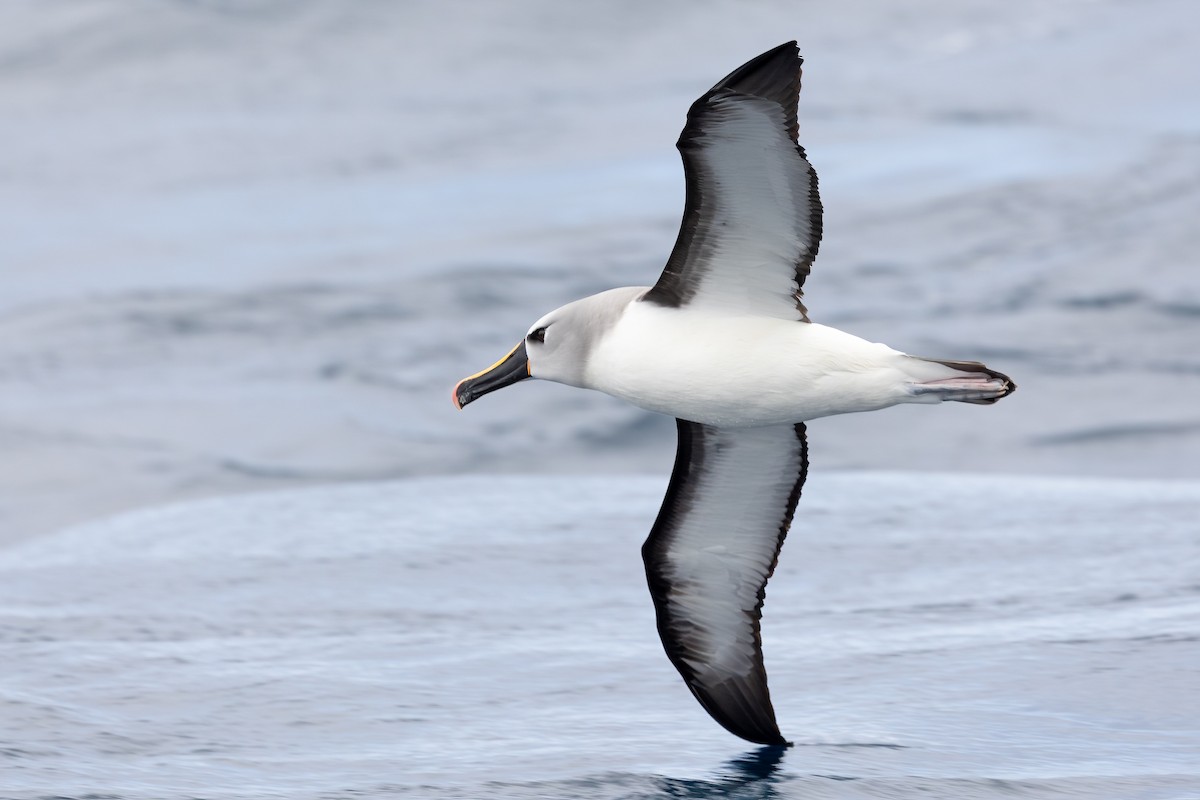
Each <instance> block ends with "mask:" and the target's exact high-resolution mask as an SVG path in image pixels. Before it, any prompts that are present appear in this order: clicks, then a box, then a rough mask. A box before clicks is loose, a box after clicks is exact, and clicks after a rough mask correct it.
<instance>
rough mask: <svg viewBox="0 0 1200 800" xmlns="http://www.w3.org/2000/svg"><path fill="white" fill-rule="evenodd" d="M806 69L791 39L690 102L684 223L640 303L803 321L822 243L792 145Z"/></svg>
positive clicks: (682, 144) (810, 175) (811, 188)
mask: <svg viewBox="0 0 1200 800" xmlns="http://www.w3.org/2000/svg"><path fill="white" fill-rule="evenodd" d="M802 63H803V59H802V58H801V57H800V50H799V48H798V47H797V45H796V42H794V41H792V42H788V43H786V44H782V45H780V46H779V47H776V48H775V49H773V50H770V51H768V52H766V53H763V54H762V55H760V56H758V57H757V58H754V59H752V60H750V61H749V62H747V63H746V64H744V65H742V66H741V67H739V68H738V69H736V70H734V71H733V72H732V73H730V74H729V75H728V76H726V77H725V78H724V79H723V80H721V81H720V82H719V83H717V85H716V86H714V87H713V88H712V89H710V90H709V91H708V92H706V93H705V94H704V95H703V96H702V97H700V99H698V100H697V101H696V102H695V103H693V104H692V107H691V109H690V110H689V111H688V119H687V124H686V125H685V126H684V129H683V132H682V134H681V135H680V138H679V142H678V144H677V147H678V148H679V151H680V154H681V155H682V156H683V166H684V176H685V180H686V184H687V197H686V202H685V205H684V212H683V221H682V223H681V224H680V228H679V236H678V238H677V239H676V241H675V247H674V249H673V250H672V252H671V256H670V258H669V259H668V260H667V264H666V267H665V268H664V269H663V272H662V275H661V276H660V277H659V279H658V282H657V283H656V284H655V285H654V286H653V287H652V288H651V289H650V291H649V292H647V293H646V295H645V296H644V297H643V300H645V301H648V302H652V303H656V304H658V305H662V306H669V307H680V306H684V305H687V304H689V303H693V302H696V301H697V300H698V299H700V300H705V301H708V302H711V303H715V304H718V305H725V306H730V305H731V306H733V307H735V308H738V309H740V310H746V311H750V312H752V313H758V314H762V313H766V314H768V315H771V316H779V317H784V318H794V319H799V320H804V321H807V320H808V315H807V311H806V309H805V308H804V305H803V303H802V302H801V299H800V298H801V295H802V288H803V286H804V280H805V278H807V277H808V274H809V272H810V270H811V267H812V262H813V260H814V259H815V258H816V256H817V250H818V247H819V246H820V242H821V230H822V207H821V199H820V195H819V192H818V187H817V174H816V171H815V170H813V168H812V165H811V164H809V162H808V158H807V156H806V155H805V153H804V149H803V148H802V147H800V145H799V143H798V123H797V117H796V104H797V96H798V94H799V92H800V75H801V64H802ZM722 273H724V274H722ZM705 295H708V296H707V297H705Z"/></svg>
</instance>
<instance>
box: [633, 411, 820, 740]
mask: <svg viewBox="0 0 1200 800" xmlns="http://www.w3.org/2000/svg"><path fill="white" fill-rule="evenodd" d="M677 423H678V427H679V449H678V451H677V452H676V455H675V469H674V471H673V472H672V473H671V484H670V486H669V487H668V488H667V496H666V497H665V498H664V499H663V504H662V509H661V510H660V511H659V512H658V519H657V520H655V522H654V528H653V529H652V530H651V531H650V538H648V539H647V540H646V544H645V545H644V546H643V547H642V558H643V559H644V560H645V562H646V579H647V581H648V582H649V584H650V594H651V596H652V597H653V598H654V609H655V612H656V613H657V617H658V633H659V635H660V636H661V637H662V641H663V647H664V648H666V651H667V656H668V657H669V658H670V659H671V663H673V664H674V665H675V667H676V668H677V669H678V670H679V672H680V674H681V675H683V679H684V681H686V682H687V685H688V688H689V689H691V690H692V694H694V695H695V696H696V699H697V700H699V701H700V705H702V706H704V709H705V710H706V711H708V713H709V714H711V715H712V717H713V719H715V720H716V721H717V722H719V723H721V725H723V726H724V727H725V728H726V729H727V730H728V731H730V732H731V733H734V734H736V735H738V736H741V737H742V738H743V739H748V740H750V741H752V742H758V743H760V744H787V741H786V740H785V739H784V738H783V737H782V736H781V735H780V733H779V726H778V725H777V724H776V722H775V710H774V709H773V708H772V707H771V696H770V694H769V693H768V692H767V673H766V670H765V668H764V667H763V658H762V636H761V633H760V628H759V620H760V619H761V618H762V606H763V598H764V597H765V590H766V585H767V579H768V578H769V577H771V572H772V571H773V570H774V569H775V562H776V560H777V559H778V558H779V549H780V548H781V547H782V546H783V539H784V537H785V536H786V535H787V531H788V527H789V526H790V525H791V522H792V513H793V512H794V511H795V510H796V501H797V500H799V498H800V489H801V487H802V486H803V485H804V478H805V475H806V474H807V472H808V444H807V440H806V438H805V429H804V423H799V424H797V425H794V426H793V425H783V426H773V427H765V428H714V427H711V426H707V425H700V424H698V423H695V422H687V421H685V420H677Z"/></svg>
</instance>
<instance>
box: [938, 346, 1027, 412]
mask: <svg viewBox="0 0 1200 800" xmlns="http://www.w3.org/2000/svg"><path fill="white" fill-rule="evenodd" d="M916 358H920V359H921V360H922V361H931V362H933V363H934V364H941V365H942V366H945V367H950V369H956V370H958V371H959V372H982V373H983V374H985V375H987V376H988V377H990V378H998V379H999V380H1002V381H1004V384H1005V388H1004V394H1002V395H1000V397H992V398H990V399H987V400H965V401H963V402H966V403H975V404H977V405H981V406H990V405H991V404H992V403H994V402H996V401H997V400H999V399H1001V398H1003V397H1008V396H1009V395H1010V394H1012V393H1013V392H1015V391H1016V390H1017V384H1016V383H1014V382H1013V379H1012V378H1010V377H1008V376H1007V375H1005V374H1004V373H1003V372H997V371H996V370H994V369H989V368H988V367H987V366H986V365H984V364H981V363H979V362H978V361H943V360H942V359H940V358H923V357H921V356H916Z"/></svg>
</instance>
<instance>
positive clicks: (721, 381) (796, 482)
mask: <svg viewBox="0 0 1200 800" xmlns="http://www.w3.org/2000/svg"><path fill="white" fill-rule="evenodd" d="M802 63H803V59H802V58H801V57H800V50H799V48H798V47H797V45H796V42H794V41H792V42H787V43H786V44H782V45H780V46H779V47H776V48H774V49H773V50H770V51H768V52H766V53H763V54H762V55H760V56H758V57H757V58H754V59H751V60H750V61H748V62H746V63H745V64H744V65H742V66H741V67H739V68H738V69H736V70H734V71H733V72H732V73H730V74H729V75H728V76H727V77H725V78H724V79H723V80H721V81H720V82H718V83H717V85H715V86H713V87H712V88H711V89H710V90H708V91H707V92H705V93H704V94H703V95H702V96H701V97H700V99H698V100H697V101H696V102H695V103H693V104H692V107H691V109H689V111H688V115H687V124H686V125H684V128H683V133H682V134H681V135H680V137H679V142H678V144H677V147H678V148H679V151H680V153H681V154H682V156H683V167H684V176H685V179H686V182H687V193H686V201H685V205H684V211H683V221H682V224H681V225H680V229H679V236H678V238H677V239H676V241H675V247H674V249H673V250H672V251H671V254H670V256H669V258H668V259H667V263H666V266H665V267H664V268H663V271H662V274H661V275H660V276H659V278H658V282H657V283H655V284H654V285H653V286H630V287H625V288H619V289H610V290H608V291H605V292H601V293H599V294H596V295H592V296H591V297H585V298H583V299H582V300H576V301H575V302H573V303H568V304H567V305H565V306H563V307H562V308H558V309H555V310H554V311H551V312H550V313H549V314H546V315H545V316H544V317H542V318H541V319H539V320H538V321H537V322H535V323H533V325H532V326H531V327H530V328H529V330H528V333H526V335H525V337H524V339H522V340H521V342H520V343H518V344H517V346H516V347H514V348H513V349H512V350H511V351H509V352H508V353H507V354H506V355H505V356H504V357H503V358H501V359H500V360H499V361H497V362H496V363H495V364H493V365H492V366H490V367H488V368H487V369H485V370H483V371H481V372H477V373H475V374H474V375H471V376H470V377H468V378H464V379H463V380H462V381H460V382H459V383H458V384H457V385H456V386H455V387H454V390H453V401H454V404H455V405H456V406H457V407H458V408H460V409H461V408H462V407H464V406H466V405H467V404H468V403H471V402H472V401H474V400H476V399H478V398H479V397H482V396H483V395H485V394H488V393H489V392H494V391H496V390H497V389H501V388H503V387H505V386H509V385H511V384H514V383H516V382H518V381H522V380H525V379H527V378H540V379H543V380H550V381H557V382H559V383H565V384H567V385H570V386H578V387H580V388H584V389H597V390H599V391H601V392H606V393H608V394H610V395H614V396H616V397H619V398H622V399H624V400H627V401H629V402H630V403H633V404H634V405H636V406H640V407H641V408H644V409H647V410H649V411H655V412H658V413H662V414H669V415H671V416H673V417H675V418H676V425H677V427H678V434H679V439H678V449H677V451H676V455H675V466H674V469H673V471H672V473H671V481H670V484H669V485H668V487H667V493H666V497H665V498H664V499H663V503H662V507H661V509H660V510H659V512H658V517H657V518H656V519H655V521H654V525H653V526H652V527H651V529H650V535H649V537H648V538H647V539H646V543H645V544H644V545H643V547H642V557H643V560H644V562H645V566H646V579H647V582H648V583H649V586H650V595H651V597H652V598H653V600H654V609H655V612H656V617H657V623H658V632H659V635H660V637H661V638H662V643H663V647H664V649H665V650H666V653H667V657H668V658H669V659H670V660H671V663H672V664H674V665H675V668H676V669H678V670H679V673H680V675H682V676H683V680H684V682H685V683H686V684H687V686H688V688H689V689H691V691H692V694H693V695H695V697H696V699H697V700H699V701H700V705H701V706H703V707H704V709H705V710H706V711H707V712H708V713H709V714H710V715H711V716H712V718H713V719H714V720H716V721H717V722H718V723H719V724H721V725H722V726H724V727H725V728H726V729H727V730H728V731H730V732H731V733H733V734H735V735H737V736H740V737H742V738H743V739H746V740H749V741H751V742H756V743H759V744H764V745H776V746H786V745H788V744H789V742H788V741H787V740H786V739H784V738H783V736H782V735H781V734H780V732H779V726H778V724H777V722H776V718H775V710H774V708H773V706H772V705H771V696H770V694H769V692H768V691H767V674H766V670H765V669H764V667H763V655H762V635H761V628H760V621H761V619H762V608H763V601H764V598H765V591H766V585H767V579H768V578H770V577H771V573H772V571H773V570H774V569H775V564H776V562H777V560H778V558H779V551H780V549H781V547H782V546H783V540H784V537H785V536H786V535H787V532H788V528H789V527H790V526H791V522H792V516H793V514H794V512H795V510H796V504H797V501H798V500H799V499H800V490H801V488H802V487H803V486H804V479H805V477H806V476H807V474H808V443H807V438H806V427H805V424H806V423H807V422H809V421H810V420H814V419H818V418H820V417H827V416H830V415H833V414H849V413H853V412H859V411H874V410H876V409H881V408H886V407H888V406H893V405H896V404H899V403H939V402H942V401H948V400H949V401H956V402H960V403H975V404H981V405H982V404H990V403H994V402H996V401H997V400H999V399H1000V398H1002V397H1006V396H1007V395H1009V394H1011V393H1012V392H1013V391H1014V390H1015V389H1016V385H1015V384H1014V383H1013V382H1012V380H1010V379H1009V378H1008V376H1006V375H1003V374H1001V373H999V372H996V371H995V370H992V369H989V368H988V367H986V366H984V365H983V364H981V363H978V362H975V361H947V360H941V359H935V358H923V357H919V356H912V355H908V354H906V353H902V352H900V351H898V350H893V349H892V348H890V347H888V346H887V345H884V344H878V343H874V342H868V341H866V340H864V339H860V338H859V337H857V336H854V335H852V334H849V333H845V332H843V331H840V330H837V329H835V328H830V327H827V326H825V325H821V324H819V323H816V322H813V321H811V320H810V319H809V316H808V311H807V309H806V308H805V306H804V303H803V302H802V301H801V298H802V294H803V293H802V289H803V287H804V280H805V278H807V277H808V274H809V271H810V268H811V267H812V263H813V260H814V259H815V258H816V255H817V247H818V245H819V244H820V241H821V217H822V207H821V200H820V197H819V195H818V192H817V174H816V172H815V171H814V170H813V167H812V165H811V164H810V163H809V161H808V157H807V156H806V154H805V152H804V149H803V148H802V147H801V146H800V144H799V141H798V138H797V133H798V126H797V121H796V103H797V98H798V95H799V93H800V74H801V69H800V68H801V64H802Z"/></svg>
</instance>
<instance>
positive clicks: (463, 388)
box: [451, 339, 529, 409]
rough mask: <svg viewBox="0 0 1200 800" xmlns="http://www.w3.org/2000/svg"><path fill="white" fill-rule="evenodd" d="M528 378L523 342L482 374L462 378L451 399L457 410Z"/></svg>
mask: <svg viewBox="0 0 1200 800" xmlns="http://www.w3.org/2000/svg"><path fill="white" fill-rule="evenodd" d="M528 377H529V355H528V354H527V353H526V352H525V340H524V339H522V340H521V343H520V344H519V345H517V346H516V347H514V348H513V349H512V350H510V351H509V352H508V355H506V356H505V357H504V358H502V359H500V360H499V361H497V362H496V363H495V364H492V365H491V366H490V367H488V368H487V369H485V370H483V371H482V372H476V373H475V374H474V375H472V376H470V377H468V378H463V379H462V380H461V381H459V382H458V385H457V386H455V387H454V394H453V396H452V397H451V399H452V400H453V401H454V405H456V406H457V407H458V408H459V409H461V408H462V407H463V406H465V405H466V404H467V403H470V402H471V401H472V400H478V399H479V398H481V397H483V396H484V395H485V394H487V393H488V392H494V391H496V390H497V389H503V388H504V387H505V386H509V385H511V384H514V383H516V382H517V381H523V380H525V379H526V378H528Z"/></svg>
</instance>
